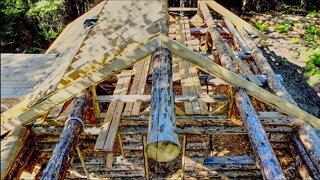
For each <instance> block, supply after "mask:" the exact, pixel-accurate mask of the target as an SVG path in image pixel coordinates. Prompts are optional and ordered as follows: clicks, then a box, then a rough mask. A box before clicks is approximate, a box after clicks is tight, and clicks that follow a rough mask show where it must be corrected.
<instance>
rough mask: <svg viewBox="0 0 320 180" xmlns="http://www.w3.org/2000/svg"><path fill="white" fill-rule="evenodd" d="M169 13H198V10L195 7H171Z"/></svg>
mask: <svg viewBox="0 0 320 180" xmlns="http://www.w3.org/2000/svg"><path fill="white" fill-rule="evenodd" d="M168 10H169V11H197V10H198V8H194V7H183V8H181V7H170V8H169V9H168Z"/></svg>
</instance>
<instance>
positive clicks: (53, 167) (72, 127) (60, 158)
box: [41, 94, 86, 180]
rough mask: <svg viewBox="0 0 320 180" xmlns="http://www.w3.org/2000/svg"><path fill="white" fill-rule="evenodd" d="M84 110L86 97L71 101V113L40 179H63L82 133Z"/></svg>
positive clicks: (83, 95)
mask: <svg viewBox="0 0 320 180" xmlns="http://www.w3.org/2000/svg"><path fill="white" fill-rule="evenodd" d="M85 108H86V95H85V94H82V95H80V96H78V97H76V98H75V100H74V101H73V108H72V111H71V113H70V115H69V118H68V120H67V121H66V124H65V126H64V128H63V131H62V133H61V136H60V139H59V141H58V143H57V144H56V147H55V149H54V151H53V153H52V156H51V158H50V160H49V162H48V164H47V167H46V168H45V170H44V171H43V174H42V176H41V179H43V180H45V179H64V178H65V176H66V174H67V170H68V169H69V167H70V165H71V163H72V159H73V156H74V154H75V152H76V145H77V143H78V140H79V136H80V134H81V133H82V131H83V122H82V119H83V118H84V117H85Z"/></svg>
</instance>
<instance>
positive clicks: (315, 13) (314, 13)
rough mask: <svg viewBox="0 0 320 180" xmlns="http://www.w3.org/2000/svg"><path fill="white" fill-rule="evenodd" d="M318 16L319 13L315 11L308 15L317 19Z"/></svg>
mask: <svg viewBox="0 0 320 180" xmlns="http://www.w3.org/2000/svg"><path fill="white" fill-rule="evenodd" d="M316 16H317V11H316V10H313V11H311V12H309V13H308V14H307V17H312V18H313V17H316Z"/></svg>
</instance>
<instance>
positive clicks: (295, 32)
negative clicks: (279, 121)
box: [248, 13, 320, 117]
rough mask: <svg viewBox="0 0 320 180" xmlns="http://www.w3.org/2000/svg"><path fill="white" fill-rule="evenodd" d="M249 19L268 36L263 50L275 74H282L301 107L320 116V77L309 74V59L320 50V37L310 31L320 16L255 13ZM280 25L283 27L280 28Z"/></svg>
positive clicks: (285, 83) (287, 86)
mask: <svg viewBox="0 0 320 180" xmlns="http://www.w3.org/2000/svg"><path fill="white" fill-rule="evenodd" d="M293 17H294V18H293ZM252 18H253V19H254V20H252ZM248 19H250V21H251V22H252V23H254V25H256V27H257V28H259V29H260V30H262V31H264V33H266V34H267V35H268V36H269V40H268V41H267V42H261V43H263V45H264V46H263V48H262V50H263V52H264V53H265V55H266V57H268V61H269V63H270V65H271V66H272V68H273V70H274V71H275V73H277V74H281V75H282V76H283V85H284V86H285V87H286V89H287V91H288V92H289V93H290V94H291V96H292V97H293V99H294V100H295V101H296V102H297V103H298V104H299V106H300V108H302V109H303V110H305V111H307V112H309V113H310V114H313V115H314V116H317V117H320V78H319V77H320V76H319V75H312V76H310V75H309V76H308V75H307V73H306V71H307V69H306V62H307V61H310V59H311V57H312V55H313V54H319V53H320V52H319V44H317V43H318V39H319V37H318V36H317V34H314V35H313V36H311V35H310V33H308V31H310V29H309V28H310V26H314V27H318V25H319V23H320V22H319V20H318V18H308V17H303V16H297V15H282V16H279V15H277V14H272V13H270V14H255V15H253V16H252V17H250V18H248ZM284 26H288V27H284ZM279 27H281V28H283V29H281V31H279ZM277 28H278V29H277ZM315 31H318V30H315ZM308 38H309V39H308ZM310 38H312V39H311V40H312V41H311V40H310ZM256 40H257V41H258V39H256Z"/></svg>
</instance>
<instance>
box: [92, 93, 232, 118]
mask: <svg viewBox="0 0 320 180" xmlns="http://www.w3.org/2000/svg"><path fill="white" fill-rule="evenodd" d="M228 99H229V97H228V96H226V95H219V94H202V95H200V96H175V102H194V101H202V102H206V103H213V102H224V101H228ZM97 101H99V102H127V104H128V102H132V103H133V102H150V101H151V95H100V96H97ZM133 116H135V115H133Z"/></svg>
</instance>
